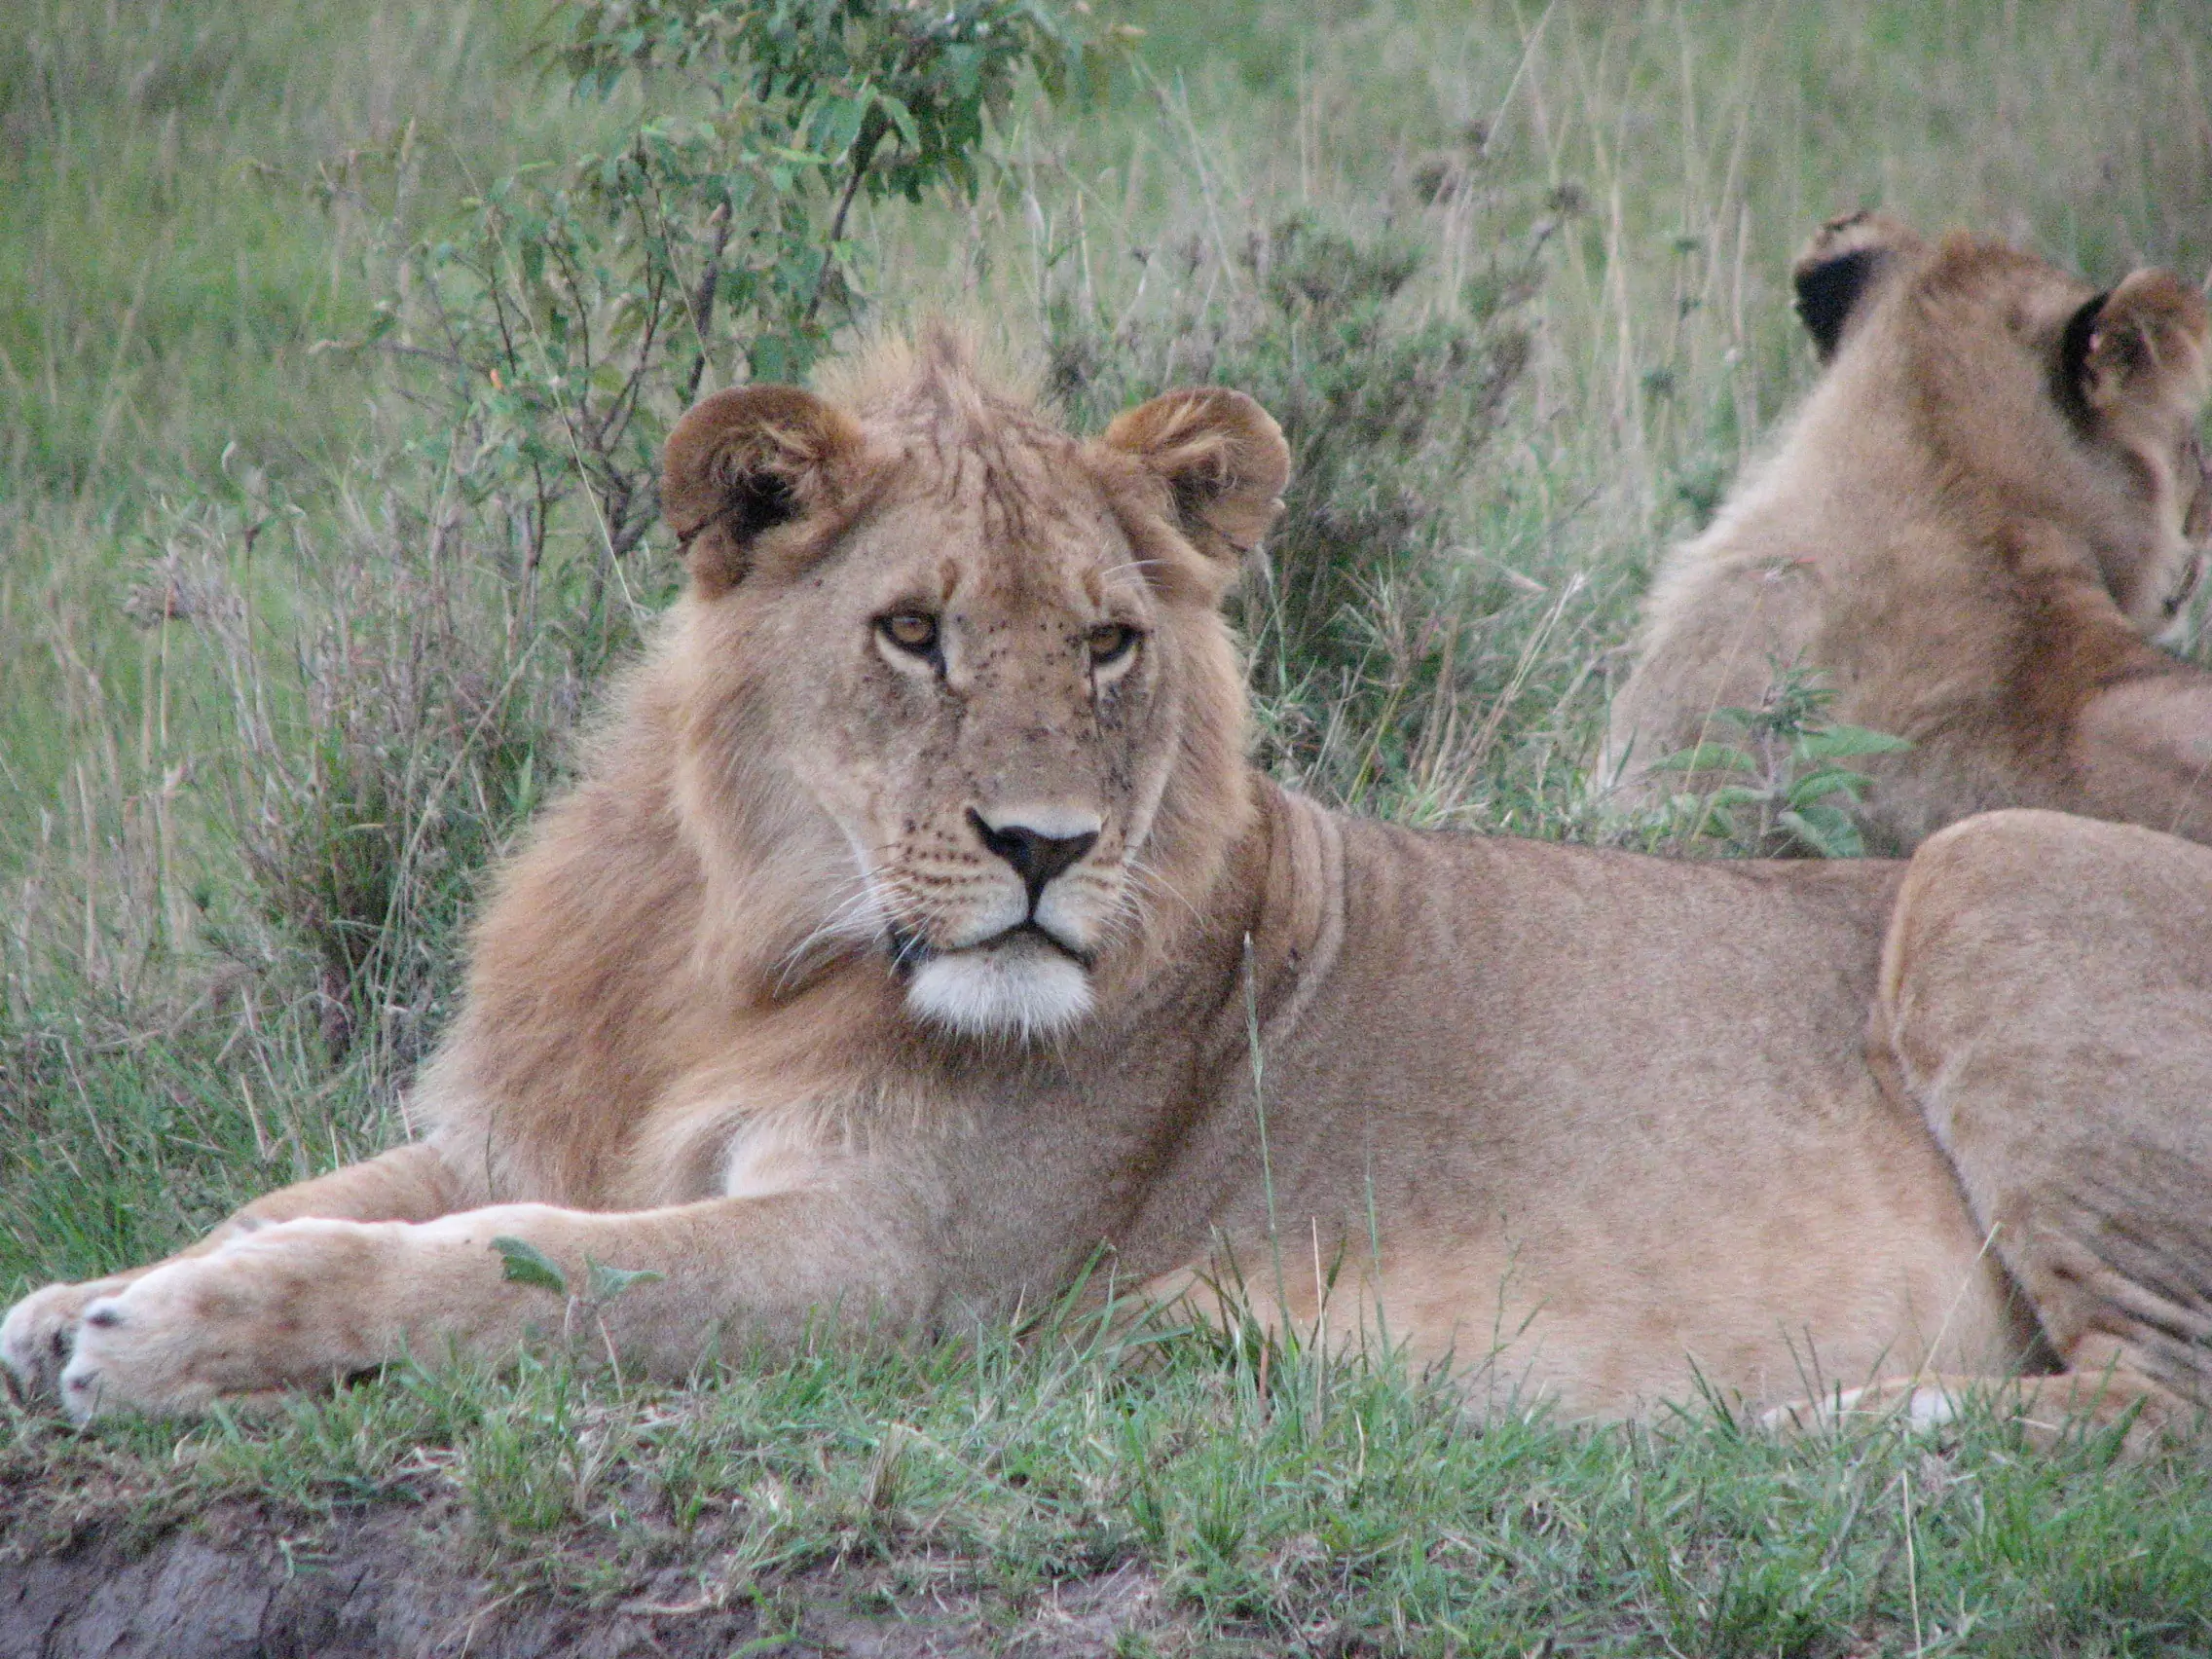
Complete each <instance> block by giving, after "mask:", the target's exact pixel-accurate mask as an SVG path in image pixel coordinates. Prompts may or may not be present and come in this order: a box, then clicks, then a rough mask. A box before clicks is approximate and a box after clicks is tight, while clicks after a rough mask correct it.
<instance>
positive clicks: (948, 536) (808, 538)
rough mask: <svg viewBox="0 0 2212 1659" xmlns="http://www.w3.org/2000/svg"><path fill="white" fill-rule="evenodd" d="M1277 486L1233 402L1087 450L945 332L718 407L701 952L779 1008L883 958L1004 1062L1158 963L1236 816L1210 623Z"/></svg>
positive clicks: (926, 1006)
mask: <svg viewBox="0 0 2212 1659" xmlns="http://www.w3.org/2000/svg"><path fill="white" fill-rule="evenodd" d="M1288 468H1289V455H1288V451H1287V449H1286V448H1285V446H1284V444H1283V440H1282V436H1281V433H1280V432H1279V431H1278V430H1277V429H1276V427H1275V424H1274V423H1273V422H1272V421H1271V420H1270V419H1269V418H1268V416H1267V415H1266V413H1265V412H1263V411H1262V410H1261V409H1260V407H1259V406H1258V405H1257V404H1255V403H1254V402H1252V400H1251V399H1250V398H1247V397H1245V396H1243V395H1241V394H1240V393H1236V392H1233V391H1226V390H1220V389H1210V388H1209V389H1200V390H1190V391H1179V392H1170V393H1168V394H1167V395H1165V396H1163V397H1161V398H1158V399H1156V400H1154V401H1153V402H1151V403H1148V404H1145V405H1144V406H1143V407H1141V408H1139V409H1135V410H1132V411H1130V412H1128V413H1127V414H1124V415H1123V416H1122V417H1121V418H1120V419H1119V420H1117V421H1116V422H1115V423H1114V424H1112V426H1110V427H1109V428H1108V430H1107V431H1106V433H1105V434H1104V435H1103V436H1102V437H1100V438H1098V439H1095V440H1092V441H1089V442H1080V441H1078V440H1076V439H1073V438H1071V437H1069V436H1067V435H1066V434H1065V433H1064V432H1062V431H1061V430H1059V429H1058V428H1057V427H1056V426H1054V425H1053V424H1051V423H1050V422H1049V421H1047V420H1046V419H1045V418H1043V417H1042V416H1041V415H1040V414H1039V413H1038V412H1037V411H1036V409H1035V408H1034V407H1033V406H1032V405H1031V404H1030V403H1029V402H1027V401H1026V400H1024V399H1022V398H1020V397H1019V396H1017V395H1014V394H1013V393H1010V392H1008V391H1006V390H1004V389H1002V388H1001V387H997V386H995V385H993V384H992V383H991V382H990V381H988V380H986V379H985V378H984V377H983V376H982V375H981V374H980V373H979V372H978V371H977V368H976V366H975V364H974V362H973V359H972V355H971V353H970V352H969V350H967V349H966V348H965V347H964V346H963V345H962V344H961V343H960V342H959V341H958V340H957V339H955V338H953V337H952V336H950V335H949V334H947V333H945V332H943V331H938V332H935V333H933V334H931V335H929V336H927V337H925V339H924V341H923V342H922V344H921V345H920V346H919V347H918V348H916V349H912V350H908V349H905V348H902V347H894V348H888V349H885V350H879V351H878V352H877V353H876V355H875V357H874V358H873V359H872V360H871V361H870V362H868V363H866V364H865V365H863V366H862V367H861V368H859V369H857V370H855V371H853V372H852V373H850V374H849V375H848V376H847V377H845V378H844V379H842V380H840V381H837V382H834V383H832V384H830V385H828V386H826V387H824V392H823V394H822V395H817V394H815V393H813V392H808V391H802V390H798V389H795V388H793V387H743V388H740V389H736V390H732V391H725V392H721V393H719V394H718V395H716V396H713V397H710V398H708V399H706V400H705V401H704V402H702V403H701V404H699V405H698V407H696V408H695V409H693V410H692V411H691V412H690V413H689V414H688V415H686V416H685V417H684V418H683V420H682V423H681V424H679V425H678V427H677V429H676V430H675V432H674V433H673V434H671V436H670V438H669V441H668V449H667V456H666V476H665V482H664V486H663V498H664V503H665V506H666V510H667V513H668V516H669V520H670V522H671V524H672V525H673V526H674V528H675V530H676V532H677V534H678V535H679V537H680V538H681V539H682V542H683V544H684V546H685V549H686V560H687V565H688V569H689V572H690V585H689V591H688V593H687V595H686V597H685V599H684V601H683V602H682V605H681V606H680V608H679V613H678V615H677V617H676V620H675V624H674V626H675V638H674V649H673V651H672V653H671V658H670V660H672V661H673V662H675V663H676V664H678V665H679V667H680V673H681V676H682V685H681V689H680V690H678V691H677V693H676V699H675V706H676V707H677V708H678V709H679V711H680V717H679V719H678V721H677V727H678V730H679V731H680V733H681V737H680V740H679V741H680V753H679V754H678V755H677V756H675V767H676V777H677V799H678V805H679V811H680V815H681V817H682V829H683V832H684V834H685V836H686V837H687V838H688V839H689V840H690V841H691V842H692V843H693V846H694V850H695V851H696V852H697V853H698V854H699V856H700V858H701V860H702V862H703V864H704V866H705V867H706V869H707V871H708V879H709V888H710V904H709V908H710V912H711V914H710V917H709V919H708V921H707V924H706V926H705V929H704V931H703V939H711V940H712V941H713V942H712V944H711V945H710V948H713V949H716V950H722V951H729V950H734V951H735V952H736V953H737V954H738V956H739V957H740V958H742V960H743V962H744V964H745V965H746V966H747V967H748V968H750V969H751V970H752V971H753V972H754V975H755V977H756V982H758V983H766V984H768V985H769V987H770V988H771V989H773V988H776V987H777V986H782V985H789V984H791V983H793V982H797V981H800V980H803V979H804V978H806V977H808V976H809V975H810V974H812V973H813V972H814V971H816V970H817V969H818V968H819V967H821V966H822V965H823V964H825V963H828V962H832V961H837V960H850V959H851V958H852V957H853V956H854V955H855V954H856V953H867V952H881V953H882V955H883V957H884V959H885V960H886V961H887V962H888V963H889V964H890V966H891V967H892V969H893V970H894V971H895V973H896V974H897V975H898V976H899V977H900V978H901V980H902V981H903V985H904V995H905V1001H906V1006H907V1007H908V1009H909V1010H910V1011H911V1012H912V1013H913V1014H917V1015H919V1016H920V1017H921V1018H922V1019H923V1020H924V1021H925V1022H927V1023H929V1024H932V1025H935V1026H937V1027H939V1028H942V1029H948V1030H951V1031H956V1032H960V1033H964V1034H969V1035H986V1036H994V1037H1003V1038H1014V1039H1020V1038H1029V1037H1038V1036H1050V1035H1051V1034H1054V1033H1057V1032H1060V1031H1063V1030H1065V1029H1066V1028H1068V1027H1069V1026H1070V1025H1072V1024H1073V1023H1075V1022H1076V1021H1077V1020H1079V1019H1080V1018H1082V1017H1083V1016H1084V1015H1085V1014H1087V1013H1088V1011H1090V1010H1091V1009H1092V1008H1093V1006H1094V1005H1095V1004H1096V1003H1097V1002H1098V1001H1099V999H1100V998H1101V997H1102V996H1103V995H1106V994H1108V993H1109V992H1110V991H1111V990H1112V989H1113V988H1114V987H1116V986H1117V985H1120V984H1125V983H1127V982H1129V981H1130V980H1131V979H1132V978H1133V977H1136V976H1137V975H1138V974H1140V973H1141V970H1142V968H1143V966H1144V963H1145V962H1146V961H1147V960H1148V959H1153V958H1157V955H1158V953H1159V952H1161V950H1164V949H1168V948H1171V941H1172V939H1173V936H1174V934H1175V933H1176V931H1177V921H1178V915H1179V913H1182V912H1188V911H1189V909H1190V906H1191V905H1192V904H1193V903H1195V902H1197V901H1198V899H1199V898H1200V896H1201V895H1202V894H1203V893H1204V891H1205V890H1206V888H1207V887H1208V886H1209V885H1210V884H1211V882H1212V881H1213V879H1214V878H1215V875H1216V874H1217V872H1218V870H1219V868H1220V866H1221V862H1222V860H1223V859H1224V858H1225V857H1226V855H1227V851H1228V848H1229V846H1230V844H1231V843H1232V842H1233V841H1234V839H1235V836H1236V834H1237V833H1238V832H1239V831H1240V830H1241V828H1242V826H1243V824H1244V823H1245V822H1246V816H1247V814H1248V813H1249V811H1250V805H1249V798H1248V785H1247V784H1246V782H1245V778H1244V772H1243V766H1242V734H1243V693H1242V687H1241V679H1240V675H1239V670H1238V664H1237V658H1236V653H1235V647H1234V645H1233V643H1232V641H1231V639H1230V636H1229V634H1228V631H1227V629H1226V627H1225V625H1224V623H1223V621H1222V619H1221V617H1220V615H1219V613H1218V609H1217V606H1218V602H1219V601H1220V599H1221V596H1222V594H1223V591H1224V589H1225V588H1226V587H1227V585H1228V584H1229V582H1230V580H1231V579H1232V577H1233V576H1234V575H1235V571H1236V568H1237V561H1238V558H1239V556H1240V554H1241V553H1242V552H1243V551H1244V550H1246V549H1249V548H1250V547H1252V546H1253V545H1254V544H1255V543H1256V542H1257V541H1258V539H1259V537H1260V535H1261V533H1262V532H1263V531H1264V530H1265V529H1266V528H1267V526H1268V524H1269V522H1270V521H1271V520H1272V517H1273V515H1274V513H1275V511H1276V510H1277V508H1278V506H1279V500H1278V498H1279V495H1280V492H1281V490H1282V486H1283V482H1284V479H1285V477H1286V475H1287V473H1288Z"/></svg>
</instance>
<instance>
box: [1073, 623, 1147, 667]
mask: <svg viewBox="0 0 2212 1659" xmlns="http://www.w3.org/2000/svg"><path fill="white" fill-rule="evenodd" d="M1138 638H1139V636H1138V634H1137V631H1136V630H1135V629H1134V628H1131V627H1129V626H1128V625H1127V624H1126V623H1123V622H1101V623H1099V624H1098V626H1097V627H1095V628H1093V629H1091V630H1090V632H1089V634H1088V635H1087V636H1086V637H1085V643H1086V644H1088V645H1089V646H1090V666H1091V667H1092V668H1111V667H1112V666H1113V665H1114V664H1115V663H1118V662H1120V661H1121V660H1122V659H1123V658H1124V657H1125V656H1127V655H1128V654H1129V652H1131V651H1133V650H1135V649H1136V645H1137V640H1138Z"/></svg>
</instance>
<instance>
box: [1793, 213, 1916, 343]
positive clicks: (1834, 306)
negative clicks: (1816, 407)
mask: <svg viewBox="0 0 2212 1659" xmlns="http://www.w3.org/2000/svg"><path fill="white" fill-rule="evenodd" d="M1919 246H1920V239H1919V238H1918V237H1917V236H1915V235H1913V233H1912V232H1911V231H1909V230H1907V229H1906V228H1905V227H1904V226H1902V225H1900V224H1899V223H1898V222H1897V221H1896V220H1895V219H1892V218H1890V217H1889V216H1888V215H1887V214H1883V213H1869V212H1859V213H1846V214H1844V215H1843V216H1842V217H1841V218H1836V219H1830V220H1829V221H1828V222H1827V223H1826V224H1825V225H1823V226H1822V227H1821V228H1820V229H1819V230H1818V231H1815V232H1814V233H1813V240H1811V241H1810V242H1808V243H1806V244H1805V251H1804V252H1803V253H1800V254H1799V255H1798V256H1797V262H1796V264H1794V265H1792V266H1791V267H1790V268H1789V282H1790V286H1791V287H1793V288H1795V289H1796V291H1797V319H1798V320H1799V321H1800V322H1802V323H1803V324H1804V325H1805V332H1806V333H1807V334H1810V335H1811V336H1812V337H1813V350H1815V351H1817V352H1818V353H1819V354H1820V359H1821V361H1822V362H1824V363H1825V362H1827V361H1829V360H1830V359H1831V358H1833V357H1834V356H1835V353H1836V348H1837V347H1839V346H1841V345H1842V344H1843V337H1844V334H1845V333H1846V331H1847V330H1849V328H1850V326H1851V322H1852V319H1853V317H1855V316H1858V315H1861V314H1862V312H1863V307H1864V304H1865V301H1866V300H1867V298H1868V297H1869V296H1870V295H1872V293H1873V292H1874V290H1875V288H1876V287H1877V286H1879V278H1880V277H1881V276H1882V275H1883V273H1884V272H1886V271H1888V270H1889V269H1890V268H1891V267H1892V266H1893V265H1894V264H1895V263H1896V262H1897V260H1898V258H1899V255H1900V254H1904V253H1908V252H1910V251H1912V250H1913V249H1916V248H1918V247H1919Z"/></svg>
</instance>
